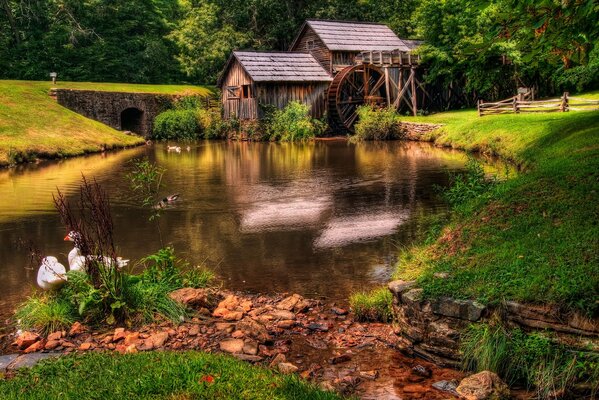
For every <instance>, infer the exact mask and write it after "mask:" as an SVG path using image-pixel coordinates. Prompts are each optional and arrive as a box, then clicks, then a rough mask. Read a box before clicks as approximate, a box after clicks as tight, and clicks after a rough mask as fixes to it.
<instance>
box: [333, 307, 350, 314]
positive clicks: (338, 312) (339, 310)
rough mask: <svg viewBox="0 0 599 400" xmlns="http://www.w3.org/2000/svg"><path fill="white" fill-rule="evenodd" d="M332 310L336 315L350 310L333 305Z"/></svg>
mask: <svg viewBox="0 0 599 400" xmlns="http://www.w3.org/2000/svg"><path fill="white" fill-rule="evenodd" d="M331 312H332V313H333V314H336V315H347V313H348V311H347V310H346V309H344V308H339V307H333V308H331Z"/></svg>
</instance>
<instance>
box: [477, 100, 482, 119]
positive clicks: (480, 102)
mask: <svg viewBox="0 0 599 400" xmlns="http://www.w3.org/2000/svg"><path fill="white" fill-rule="evenodd" d="M481 104H483V100H482V99H478V104H477V105H476V108H477V109H478V116H479V117H482V116H483V114H482V111H481V109H480V106H481Z"/></svg>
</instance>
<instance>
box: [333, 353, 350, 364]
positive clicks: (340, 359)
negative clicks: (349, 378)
mask: <svg viewBox="0 0 599 400" xmlns="http://www.w3.org/2000/svg"><path fill="white" fill-rule="evenodd" d="M349 360H351V354H348V353H345V354H341V355H339V356H335V357H333V358H331V359H330V360H329V362H330V363H331V364H333V365H335V364H341V363H344V362H348V361H349Z"/></svg>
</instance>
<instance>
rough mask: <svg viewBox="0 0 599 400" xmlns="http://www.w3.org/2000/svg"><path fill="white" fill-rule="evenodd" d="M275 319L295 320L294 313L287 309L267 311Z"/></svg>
mask: <svg viewBox="0 0 599 400" xmlns="http://www.w3.org/2000/svg"><path fill="white" fill-rule="evenodd" d="M268 315H269V316H271V317H272V319H274V320H275V321H280V320H295V314H294V313H292V312H291V311H287V310H276V311H272V312H269V313H268Z"/></svg>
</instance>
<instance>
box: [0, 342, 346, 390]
mask: <svg viewBox="0 0 599 400" xmlns="http://www.w3.org/2000/svg"><path fill="white" fill-rule="evenodd" d="M0 398H2V399H3V400H17V399H18V400H47V399H102V400H111V399H115V400H117V399H118V400H121V399H128V400H135V399H155V400H158V399H169V400H187V399H339V397H338V396H337V395H335V394H333V393H330V392H322V391H320V390H318V389H316V388H315V387H313V386H311V385H309V384H307V383H305V382H302V381H301V380H300V379H299V378H298V377H297V376H295V375H280V374H276V373H274V372H272V371H270V370H267V369H263V368H259V367H254V366H251V365H250V364H248V363H245V362H242V361H239V360H236V359H234V358H232V357H228V356H221V355H213V354H206V353H200V352H191V351H190V352H179V353H174V352H150V353H139V354H130V355H123V356H121V355H115V354H108V353H103V354H99V353H95V354H94V353H88V354H85V355H80V356H69V357H64V358H60V359H57V360H52V361H49V362H43V363H40V364H39V365H37V366H36V367H34V368H32V369H30V370H21V371H20V372H19V373H18V374H17V376H16V377H14V378H10V379H5V380H2V379H1V377H0Z"/></svg>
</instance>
